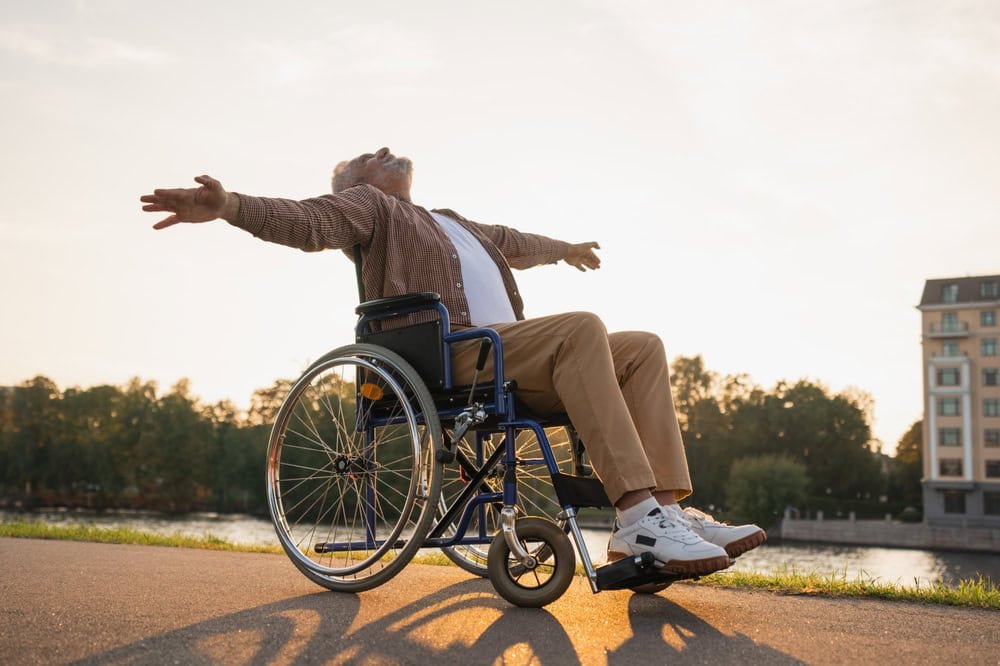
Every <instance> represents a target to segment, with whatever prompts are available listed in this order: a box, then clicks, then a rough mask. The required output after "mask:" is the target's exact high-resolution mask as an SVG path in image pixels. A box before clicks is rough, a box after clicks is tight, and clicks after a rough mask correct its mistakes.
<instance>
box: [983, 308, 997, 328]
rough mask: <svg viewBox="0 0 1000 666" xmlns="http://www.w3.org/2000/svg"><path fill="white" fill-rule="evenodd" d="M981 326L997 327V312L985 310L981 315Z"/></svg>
mask: <svg viewBox="0 0 1000 666" xmlns="http://www.w3.org/2000/svg"><path fill="white" fill-rule="evenodd" d="M979 325H980V326H996V325H997V311H996V310H983V311H982V312H980V313H979Z"/></svg>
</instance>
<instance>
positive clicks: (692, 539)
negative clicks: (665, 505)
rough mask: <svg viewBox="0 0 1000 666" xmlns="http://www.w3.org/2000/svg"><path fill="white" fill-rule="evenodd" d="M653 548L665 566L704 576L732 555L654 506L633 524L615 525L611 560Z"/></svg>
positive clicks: (657, 557) (716, 569)
mask: <svg viewBox="0 0 1000 666" xmlns="http://www.w3.org/2000/svg"><path fill="white" fill-rule="evenodd" d="M644 552H651V553H652V554H653V557H655V558H656V559H657V560H658V561H660V562H661V563H663V565H664V568H665V569H666V570H668V571H673V572H676V573H680V574H685V575H690V576H705V575H707V574H710V573H712V572H713V571H719V570H720V569H725V568H726V567H728V566H729V564H730V561H729V555H727V554H726V551H725V550H723V549H722V548H720V547H719V546H717V545H715V544H712V543H708V542H707V541H705V540H704V539H702V538H701V537H700V536H698V535H697V534H695V533H694V532H693V531H692V530H691V528H690V527H688V525H687V524H686V522H685V521H683V520H681V519H678V518H676V517H674V516H673V514H669V515H668V514H667V513H665V512H663V511H662V510H661V509H659V508H657V509H653V510H652V511H650V512H649V513H648V514H646V515H645V516H643V517H642V518H640V519H639V520H637V521H636V522H634V523H632V524H631V525H624V526H619V525H618V522H617V521H616V522H615V527H614V529H613V531H612V532H611V541H610V542H609V543H608V561H609V562H613V561H615V560H620V559H622V558H625V557H629V556H634V555H640V554H642V553H644Z"/></svg>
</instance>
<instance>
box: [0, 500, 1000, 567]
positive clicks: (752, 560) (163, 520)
mask: <svg viewBox="0 0 1000 666" xmlns="http://www.w3.org/2000/svg"><path fill="white" fill-rule="evenodd" d="M13 519H20V520H37V521H45V522H52V523H64V524H95V525H99V526H104V527H129V528H133V529H137V530H143V531H147V532H155V533H158V534H165V535H173V534H182V535H186V536H195V537H203V536H206V535H212V536H215V537H219V538H221V539H225V540H226V541H229V542H231V543H238V544H249V545H262V544H274V545H277V543H278V541H277V537H275V534H274V528H273V527H272V526H271V523H270V522H269V521H267V520H263V519H260V518H256V517H253V516H244V515H235V514H219V515H216V514H190V515H187V516H184V517H180V518H176V517H169V516H164V515H160V514H150V513H140V512H111V513H99V514H98V513H88V512H78V511H39V512H33V513H30V514H13V513H9V512H0V521H9V520H13ZM583 532H584V539H585V540H586V542H587V549H588V550H589V551H590V554H591V557H592V558H593V559H594V560H595V562H600V561H602V558H603V557H604V550H605V548H606V547H607V541H608V533H607V531H606V530H603V529H585V530H583ZM731 570H738V571H758V572H762V573H767V572H773V571H786V570H787V571H796V572H799V573H819V574H823V575H828V574H836V575H839V576H846V577H847V578H848V579H849V580H853V579H856V578H864V579H865V580H868V579H876V580H880V581H885V582H892V583H898V584H902V585H913V584H915V583H919V584H921V585H925V584H929V583H932V582H935V581H939V580H940V581H942V582H944V583H946V584H948V585H955V584H956V583H957V582H958V581H960V580H963V579H970V578H971V579H975V578H977V577H978V576H980V575H981V576H983V577H984V578H987V579H989V580H992V581H993V582H996V583H1000V557H998V556H997V555H996V554H988V553H971V552H957V551H929V550H913V549H906V548H875V547H866V546H839V545H832V544H805V543H798V542H789V541H785V542H783V543H767V544H764V545H763V546H761V547H759V548H757V549H755V550H753V551H750V552H749V553H746V554H744V555H742V556H741V557H740V558H739V559H737V560H736V563H735V564H734V565H733V568H732V569H731Z"/></svg>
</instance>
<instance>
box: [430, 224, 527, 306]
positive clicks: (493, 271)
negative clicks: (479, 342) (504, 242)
mask: <svg viewBox="0 0 1000 666" xmlns="http://www.w3.org/2000/svg"><path fill="white" fill-rule="evenodd" d="M431 215H432V216H433V217H434V219H435V221H437V223H438V224H439V225H440V226H441V229H442V230H443V231H444V233H445V234H447V236H448V238H449V240H451V244H452V245H454V246H455V250H456V251H457V252H458V262H459V265H460V266H461V267H462V289H464V290H465V300H467V301H468V302H469V320H470V321H471V322H472V325H473V326H486V325H487V324H501V323H505V322H510V321H515V320H516V319H517V317H515V316H514V308H513V307H511V305H510V297H508V296H507V290H506V289H504V286H503V278H502V277H501V276H500V269H499V268H497V265H496V263H495V262H494V261H493V259H492V257H490V255H489V254H488V253H487V252H486V248H484V247H483V244H482V243H480V242H479V240H478V239H477V238H476V237H475V236H473V235H472V234H471V233H469V232H468V231H467V230H466V229H465V227H463V226H462V225H461V224H459V223H458V222H456V221H455V220H453V219H451V218H450V217H448V216H447V215H441V214H439V213H431Z"/></svg>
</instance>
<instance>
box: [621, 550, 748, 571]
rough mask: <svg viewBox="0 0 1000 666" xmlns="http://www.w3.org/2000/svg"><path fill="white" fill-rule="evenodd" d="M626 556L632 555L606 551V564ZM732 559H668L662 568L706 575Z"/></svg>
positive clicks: (721, 568) (725, 565) (718, 569)
mask: <svg viewBox="0 0 1000 666" xmlns="http://www.w3.org/2000/svg"><path fill="white" fill-rule="evenodd" d="M626 557H633V556H632V555H629V554H628V553H621V552H618V551H615V550H609V551H608V564H611V563H612V562H617V561H618V560H621V559H624V558H626ZM732 563H733V561H732V560H731V559H729V557H706V558H705V559H702V560H670V561H669V562H663V563H662V564H663V569H664V570H665V571H669V572H670V573H675V574H680V575H682V576H707V575H708V574H710V573H715V572H716V571H722V570H723V569H726V568H728V567H729V565H730V564H732Z"/></svg>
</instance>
